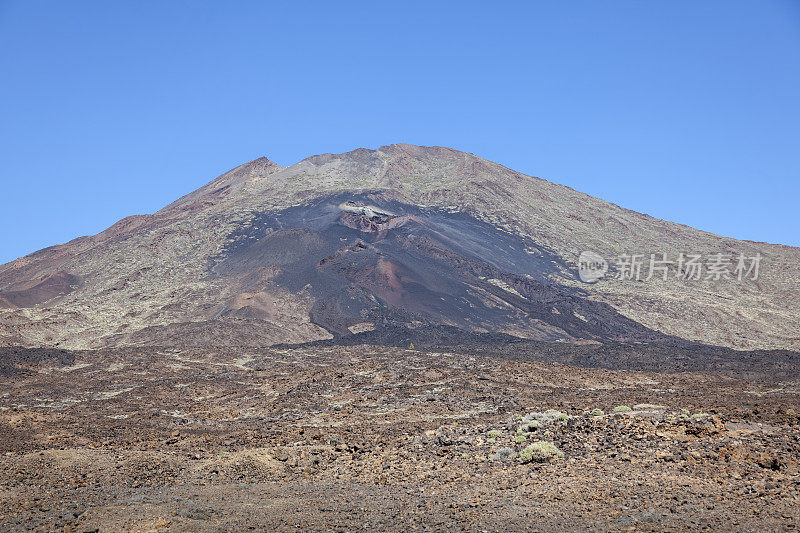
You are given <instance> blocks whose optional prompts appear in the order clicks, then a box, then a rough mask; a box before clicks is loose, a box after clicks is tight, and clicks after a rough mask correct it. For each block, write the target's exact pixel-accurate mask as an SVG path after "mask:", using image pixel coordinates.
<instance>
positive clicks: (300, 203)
mask: <svg viewBox="0 0 800 533" xmlns="http://www.w3.org/2000/svg"><path fill="white" fill-rule="evenodd" d="M587 251H588V252H593V254H594V255H593V256H592V257H600V258H605V259H607V260H608V261H609V263H610V267H609V271H608V274H607V275H606V276H604V277H601V278H600V279H599V280H597V281H596V282H595V283H583V282H582V281H581V278H580V276H579V275H578V267H579V257H580V254H581V253H582V252H587ZM631 257H636V258H638V259H639V261H640V263H639V267H638V268H641V269H642V272H641V276H639V275H638V274H639V273H638V272H637V275H636V276H634V275H633V274H634V272H633V267H634V266H635V265H636V262H635V261H634V262H633V263H631V264H629V265H628V267H630V268H629V270H630V271H628V272H626V266H625V263H624V261H625V258H628V260H630V258H631ZM692 257H694V258H697V259H695V264H701V265H703V266H705V268H706V271H704V272H703V273H702V275H700V276H699V277H698V278H695V277H694V276H692V275H689V276H687V275H685V274H686V272H685V271H683V270H681V269H682V268H683V265H684V261H689V260H690V258H692ZM613 258H620V261H622V262H621V263H620V264H619V265H615V264H614V261H613ZM651 258H652V259H654V260H656V261H659V260H660V261H666V262H667V263H669V264H668V265H667V263H663V264H662V263H658V265H659V266H661V267H662V269H660V270H658V271H657V273H656V274H655V275H653V274H654V272H649V273H647V274H646V273H645V271H644V270H647V268H648V267H649V266H650V267H652V266H654V265H648V263H649V262H650V261H651ZM737 258H738V259H739V260H742V259H744V258H747V259H748V260H749V261H750V263H749V264H748V272H743V271H742V270H741V269H740V270H738V271H737V270H736V268H737V266H738V267H741V265H739V264H737ZM754 258H758V261H759V265H758V266H759V270H758V272H755V271H753V269H752V266H753V265H752V261H753V260H754ZM698 261H702V263H698ZM715 262H716V265H717V266H716V270H715V267H714V263H715ZM723 262H724V263H723ZM723 264H724V266H725V267H726V268H725V269H724V270H722V269H721V268H720V266H721V265H723ZM715 272H716V274H715ZM648 274H649V275H648ZM662 274H663V275H662ZM690 274H691V273H690ZM742 274H745V275H744V276H743V275H742ZM798 274H800V249H798V248H792V247H788V246H779V245H769V244H763V243H754V242H748V241H738V240H735V239H730V238H725V237H719V236H717V235H713V234H710V233H706V232H703V231H699V230H696V229H693V228H690V227H687V226H683V225H680V224H675V223H672V222H666V221H662V220H657V219H654V218H652V217H649V216H647V215H643V214H639V213H636V212H633V211H629V210H626V209H623V208H620V207H618V206H616V205H614V204H611V203H608V202H604V201H602V200H599V199H596V198H593V197H590V196H588V195H585V194H582V193H579V192H576V191H574V190H572V189H570V188H568V187H564V186H561V185H557V184H554V183H551V182H548V181H545V180H542V179H539V178H534V177H530V176H526V175H524V174H520V173H518V172H515V171H513V170H510V169H508V168H506V167H503V166H501V165H498V164H496V163H492V162H491V161H487V160H485V159H482V158H480V157H477V156H475V155H473V154H469V153H464V152H459V151H457V150H453V149H450V148H442V147H422V146H413V145H407V144H395V145H390V146H384V147H381V148H379V149H377V150H369V149H364V148H359V149H357V150H354V151H352V152H347V153H344V154H322V155H317V156H313V157H309V158H307V159H304V160H303V161H300V162H299V163H296V164H294V165H292V166H289V167H281V166H279V165H277V164H275V163H273V162H272V161H270V160H268V159H266V158H259V159H256V160H253V161H250V162H249V163H245V164H244V165H240V166H238V167H236V168H234V169H233V170H231V171H229V172H226V173H225V174H223V175H221V176H219V177H218V178H216V179H214V180H213V181H211V182H210V183H208V184H207V185H205V186H203V187H201V188H200V189H198V190H196V191H194V192H192V193H190V194H188V195H186V196H184V197H182V198H180V199H178V200H177V201H175V202H173V203H172V204H170V205H168V206H167V207H165V208H164V209H162V210H160V211H159V212H157V213H155V214H151V215H142V216H134V217H129V218H126V219H123V220H121V221H120V222H118V223H116V224H114V225H113V226H112V227H110V228H108V229H107V230H105V231H103V232H102V233H99V234H98V235H95V236H91V237H81V238H78V239H75V240H73V241H71V242H69V243H66V244H63V245H58V246H53V247H50V248H46V249H44V250H41V251H38V252H35V253H33V254H31V255H28V256H25V257H22V258H20V259H17V260H15V261H12V262H10V263H7V264H5V265H2V266H0V344H5V345H25V346H60V347H67V348H98V347H105V346H120V345H145V344H147V345H163V346H186V345H195V346H197V345H205V346H211V345H217V346H226V345H245V346H268V345H273V344H277V343H298V342H308V341H315V340H324V339H331V338H341V337H346V336H349V335H355V334H362V335H363V334H364V332H369V331H373V330H374V331H380V330H382V329H386V328H406V329H415V328H421V327H427V326H448V327H451V328H455V329H457V330H459V331H465V332H472V333H486V332H489V333H504V334H508V335H514V336H517V337H523V338H531V339H539V340H548V341H563V342H587V341H591V342H608V341H612V342H645V343H663V344H670V343H681V342H686V341H692V342H701V343H707V344H714V345H721V346H728V347H734V348H742V349H752V348H789V349H796V348H798V347H800V335H798V331H800V311H798V310H797V306H796V305H795V302H797V301H798V300H799V299H800V293H798V288H797V283H796V280H797V279H798ZM648 277H649V279H646V278H648ZM637 278H638V279H637Z"/></svg>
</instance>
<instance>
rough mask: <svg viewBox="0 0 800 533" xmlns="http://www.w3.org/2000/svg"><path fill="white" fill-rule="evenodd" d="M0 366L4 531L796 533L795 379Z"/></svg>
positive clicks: (313, 365)
mask: <svg viewBox="0 0 800 533" xmlns="http://www.w3.org/2000/svg"><path fill="white" fill-rule="evenodd" d="M509 350H511V348H509ZM0 360H2V362H3V364H2V365H0V383H2V388H0V434H2V437H3V438H2V439H0V530H3V531H15V530H18V531H21V530H30V529H32V530H66V531H116V530H133V531H158V530H162V529H174V530H192V531H197V530H209V531H217V530H234V531H242V530H248V529H250V530H272V529H277V530H326V531H327V530H332V531H347V530H355V529H365V528H366V529H373V528H379V529H385V530H404V531H407V530H432V529H438V530H467V531H510V530H511V531H513V530H524V529H527V530H530V529H539V530H564V529H571V530H575V529H579V528H580V529H584V528H585V529H589V530H673V531H678V530H681V531H682V530H687V529H690V530H700V529H709V528H712V529H717V530H719V529H723V530H741V531H752V530H762V531H775V530H796V529H797V528H798V527H800V472H799V471H798V458H799V457H800V395H799V393H800V387H799V384H800V380H799V379H798V377H797V376H798V375H800V374H798V372H797V369H796V368H794V367H792V368H788V367H786V365H784V371H783V373H782V374H781V377H780V380H776V378H775V377H774V376H771V375H770V374H769V373H764V375H762V376H761V377H752V376H751V377H748V378H747V379H736V378H733V377H729V376H725V375H721V374H715V373H708V372H707V373H702V374H700V373H677V374H666V373H653V372H639V371H612V370H602V369H586V368H579V367H573V366H565V365H559V364H553V363H543V362H534V361H520V360H517V359H515V357H514V353H513V352H509V353H505V354H504V357H503V358H498V357H496V356H476V355H469V354H465V353H448V352H444V351H438V352H434V351H427V350H415V349H404V348H396V347H394V348H393V347H372V346H350V347H343V346H327V347H325V346H310V347H300V348H297V347H295V348H272V349H242V348H229V349H218V350H210V349H202V348H197V349H178V348H175V349H152V348H149V349H147V348H143V349H138V348H125V349H122V348H120V349H113V350H104V351H96V352H67V351H57V350H25V349H5V350H4V351H3V353H2V358H0ZM790 363H791V364H795V365H796V362H794V363H792V362H791V361H790ZM746 364H747V363H746V361H745V362H744V363H742V366H746ZM787 364H788V363H787ZM790 366H791V365H790Z"/></svg>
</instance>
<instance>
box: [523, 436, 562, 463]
mask: <svg viewBox="0 0 800 533" xmlns="http://www.w3.org/2000/svg"><path fill="white" fill-rule="evenodd" d="M561 457H564V452H562V451H561V450H559V449H558V448H556V445H555V444H553V443H552V442H547V441H543V440H537V441H536V442H534V443H531V444H528V445H527V446H526V447H525V449H524V450H522V451H521V452H520V454H519V460H520V462H522V463H545V462H547V461H550V460H551V459H559V458H561Z"/></svg>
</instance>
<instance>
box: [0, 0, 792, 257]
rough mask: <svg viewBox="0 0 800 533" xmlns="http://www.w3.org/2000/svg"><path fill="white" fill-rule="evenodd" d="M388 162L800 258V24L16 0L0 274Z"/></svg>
mask: <svg viewBox="0 0 800 533" xmlns="http://www.w3.org/2000/svg"><path fill="white" fill-rule="evenodd" d="M393 142H408V143H414V144H423V145H444V146H451V147H454V148H457V149H461V150H465V151H469V152H474V153H476V154H478V155H480V156H483V157H486V158H488V159H491V160H494V161H497V162H499V163H502V164H504V165H506V166H509V167H511V168H514V169H516V170H519V171H522V172H525V173H527V174H532V175H535V176H540V177H543V178H546V179H550V180H552V181H556V182H559V183H563V184H566V185H569V186H571V187H573V188H575V189H578V190H580V191H583V192H586V193H589V194H592V195H595V196H598V197H601V198H603V199H606V200H609V201H613V202H615V203H617V204H620V205H622V206H624V207H627V208H630V209H635V210H637V211H641V212H645V213H648V214H650V215H653V216H656V217H659V218H665V219H670V220H674V221H677V222H682V223H685V224H689V225H692V226H695V227H698V228H701V229H705V230H708V231H713V232H715V233H719V234H722V235H728V236H733V237H737V238H744V239H752V240H759V241H767V242H777V243H784V244H792V245H800V229H799V228H800V208H798V206H797V203H798V200H800V1H798V0H785V1H780V0H752V1H748V2H743V1H735V0H725V1H706V0H704V1H697V0H689V1H676V0H669V1H667V0H665V1H660V2H655V1H646V2H645V1H638V0H637V1H632V2H626V1H613V2H598V1H586V2H581V1H576V0H571V1H569V2H552V1H549V2H519V3H513V2H508V3H494V4H492V3H487V2H468V1H459V2H450V3H444V2H441V3H440V2H419V3H415V2H374V1H373V2H363V3H357V2H327V1H326V2H307V3H303V2H291V3H290V2H245V1H233V2H200V1H191V2H190V1H185V2H181V1H176V0H171V1H152V2H151V1H141V0H137V1H129V2H109V1H108V0H105V1H98V2H85V1H79V0H75V1H70V2H63V1H51V2H40V1H36V0H18V1H13V0H12V1H9V0H0V185H1V186H2V189H0V190H2V197H1V198H2V203H1V204H0V224H1V225H2V232H1V233H0V262H5V261H8V260H11V259H13V258H15V257H17V256H20V255H23V254H26V253H29V252H32V251H34V250H37V249H39V248H42V247H44V246H48V245H51V244H56V243H59V242H65V241H67V240H69V239H72V238H74V237H77V236H79V235H86V234H93V233H96V232H98V231H101V230H102V229H104V228H106V227H108V226H109V225H111V224H112V223H113V222H115V221H116V220H118V219H120V218H122V217H125V216H127V215H131V214H138V213H148V212H153V211H156V210H158V209H159V208H161V207H162V206H164V205H166V204H167V203H169V202H171V201H172V200H175V199H176V198H177V197H179V196H180V195H182V194H185V193H187V192H189V191H191V190H193V189H195V188H197V187H199V186H201V185H203V184H204V183H206V182H207V181H209V180H211V179H212V178H214V177H215V176H217V175H218V174H220V173H222V172H224V171H226V170H228V169H230V168H232V167H234V166H236V165H238V164H240V163H242V162H245V161H248V160H250V159H254V158H256V157H259V156H262V155H266V156H267V157H269V158H270V159H272V160H274V161H276V162H278V163H280V164H283V165H288V164H291V163H294V162H296V161H298V160H300V159H302V158H305V157H307V156H309V155H313V154H317V153H324V152H343V151H347V150H351V149H354V148H357V147H360V146H364V147H370V148H374V147H378V146H381V145H384V144H390V143H393Z"/></svg>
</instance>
